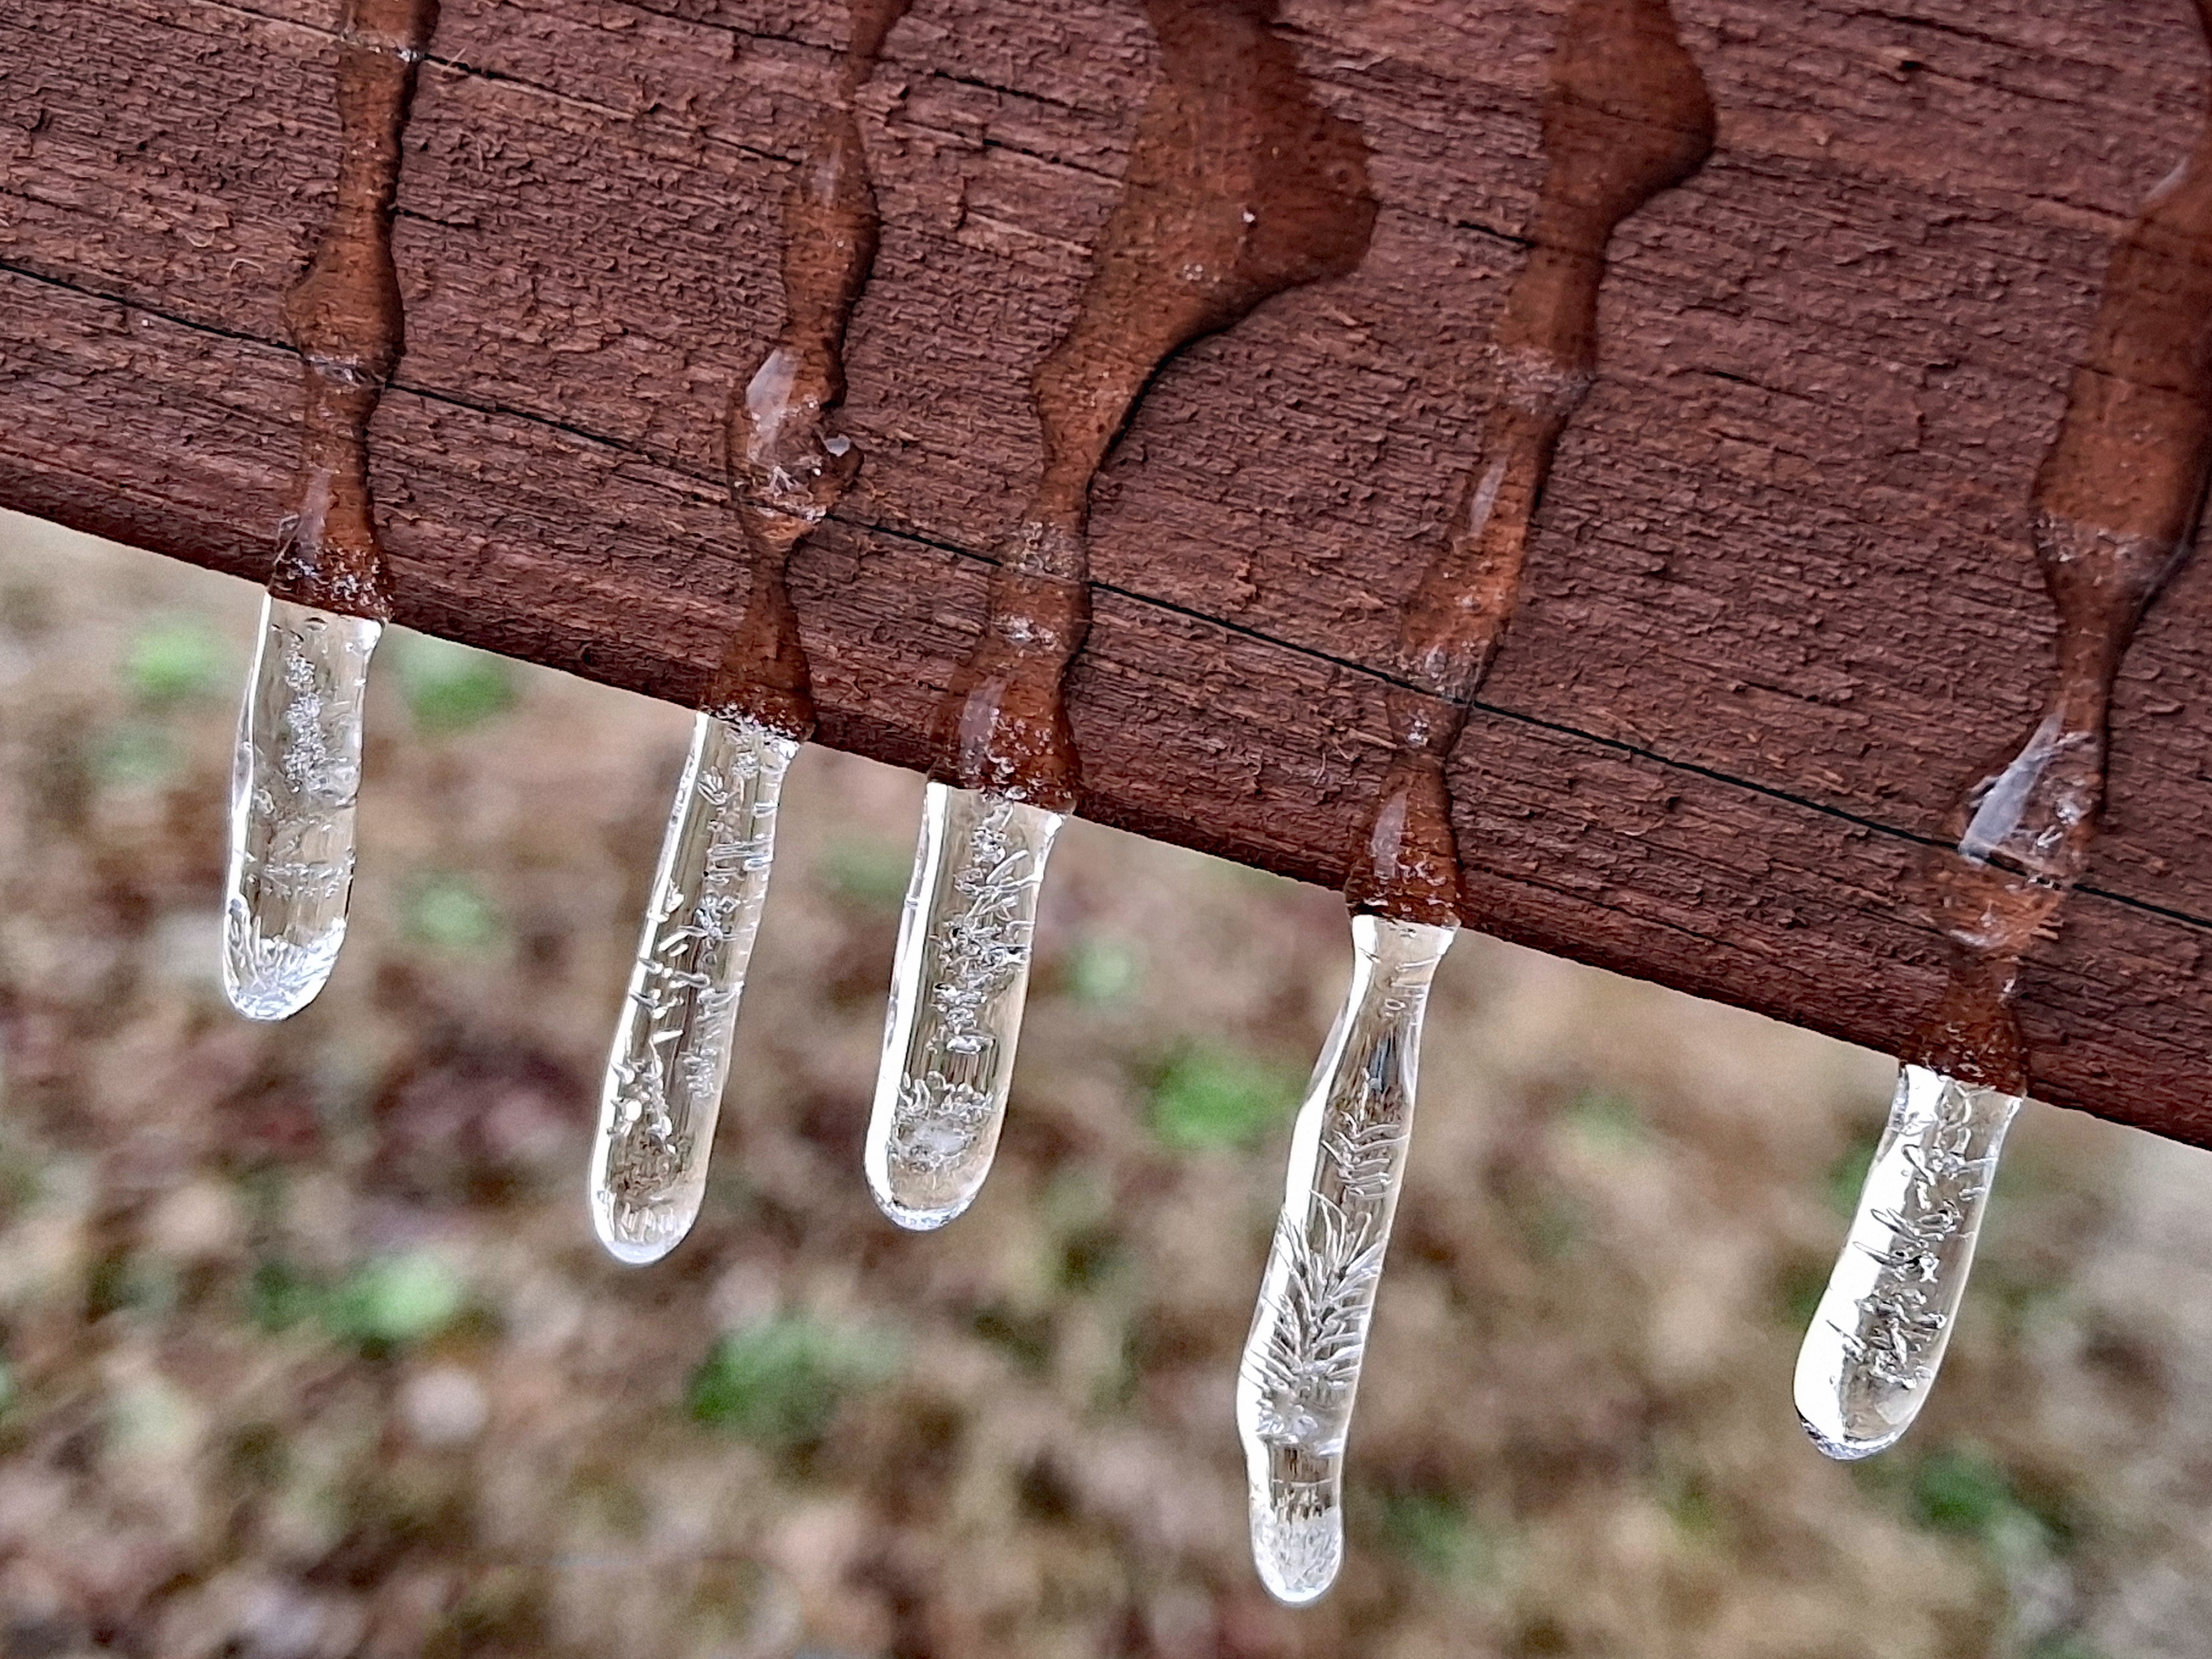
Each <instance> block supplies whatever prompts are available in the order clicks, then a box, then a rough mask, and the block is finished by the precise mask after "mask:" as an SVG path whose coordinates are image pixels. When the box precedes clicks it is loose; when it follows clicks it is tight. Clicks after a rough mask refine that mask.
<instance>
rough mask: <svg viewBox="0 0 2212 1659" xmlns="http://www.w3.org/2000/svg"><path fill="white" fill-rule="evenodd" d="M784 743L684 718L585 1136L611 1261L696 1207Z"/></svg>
mask: <svg viewBox="0 0 2212 1659" xmlns="http://www.w3.org/2000/svg"><path fill="white" fill-rule="evenodd" d="M798 752H799V744H798V743H797V742H796V741H795V740H794V739H793V738H786V737H780V736H778V735H777V734H776V733H775V732H771V731H769V729H768V728H767V727H765V726H761V725H759V724H757V722H755V721H752V720H723V719H720V718H719V717H717V716H715V715H713V714H701V715H700V716H699V717H698V720H697V723H696V725H695V726H693V728H692V732H691V757H690V761H689V762H688V763H686V764H685V767H684V780H683V782H682V783H681V784H679V785H678V788H677V792H676V805H675V808H674V810H673V811H671V814H670V815H669V819H668V833H667V835H666V836H665V838H664V839H663V840H662V842H661V844H660V865H659V870H658V871H657V872H656V873H655V874H654V876H653V898H652V902H650V904H649V905H648V906H647V909H646V914H645V933H644V937H643V938H642V939H640V941H639V943H638V948H637V961H636V963H635V966H634V967H633V968H632V969H631V970H630V981H629V997H628V999H627V1000H625V1001H624V1003H623V1015H622V1021H621V1024H619V1025H618V1026H617V1028H616V1030H615V1041H614V1049H613V1052H612V1053H611V1054H610V1055H609V1056H608V1059H607V1074H606V1080H605V1084H604V1085H603V1086H602V1088H601V1091H600V1095H599V1136H598V1139H596V1140H595V1141H594V1143H593V1145H592V1170H591V1197H592V1225H593V1226H594V1227H595V1228H596V1229H597V1230H598V1231H599V1242H600V1243H603V1244H605V1246H606V1247H607V1249H608V1250H609V1251H610V1252H611V1253H612V1254H613V1255H615V1256H616V1257H617V1259H618V1260H620V1261H626V1262H630V1263H633V1264H641V1263H644V1262H647V1261H659V1259H660V1258H661V1257H662V1256H664V1255H667V1254H668V1252H669V1251H671V1250H672V1249H675V1248H676V1246H677V1245H678V1243H680V1242H682V1240H683V1237H684V1234H686V1233H688V1232H689V1231H691V1224H692V1223H693V1222H694V1221H696V1219H697V1218H698V1216H699V1203H700V1200H701V1198H702V1196H703V1195H704V1194H705V1192H706V1186H707V1160H708V1154H709V1152H711V1151H712V1149H713V1146H714V1121H715V1119H716V1118H717V1117H718V1116H719V1115H720V1112H721V1108H722V1085H723V1083H724V1082H725V1081H726V1079H727V1078H728V1076H729V1073H730V1045H731V1037H732V1033H733V1032H734V1031H735V1030H736V1029H737V1024H738V999H739V998H740V996H742V995H743V994H744V984H745V966H746V964H747V963H749V962H750V960H751V959H752V953H753V938H754V935H755V934H756V933H757V932H758V931H759V928H760V917H761V906H762V904H763V902H764V901H765V900H766V898H767V897H768V881H769V866H770V864H771V862H772V860H774V857H775V807H776V798H777V796H778V794H779V793H781V790H782V788H783V775H784V772H785V770H786V769H787V768H788V767H789V766H790V764H791V757H793V755H795V754H796V753H798Z"/></svg>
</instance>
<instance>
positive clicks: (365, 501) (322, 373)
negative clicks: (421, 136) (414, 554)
mask: <svg viewBox="0 0 2212 1659" xmlns="http://www.w3.org/2000/svg"><path fill="white" fill-rule="evenodd" d="M437 23H438V3H437V0H347V5H346V10H345V15H344V18H343V22H342V25H341V27H340V33H339V44H338V66H337V106H338V118H339V123H340V126H341V128H342V130H343V135H344V139H343V149H342V150H341V151H340V153H339V161H338V177H337V201H336V203H335V204H334V205H333V207H332V209H331V218H330V222H329V224H328V225H326V226H325V228H324V231H323V235H322V240H321V241H320V242H319V244H318V245H317V246H316V249H315V254H314V258H313V262H312V263H311V264H309V265H308V267H307V275H306V276H303V277H302V278H301V280H300V283H299V284H298V285H297V286H296V287H295V288H294V289H292V291H291V293H290V294H289V295H287V296H286V298H285V301H284V323H285V326H286V328H287V329H288V331H289V333H290V335H291V338H292V343H293V345H294V346H295V347H296V348H298V349H299V353H300V356H301V362H302V363H303V365H304V367H305V371H306V382H307V407H306V410H305V412H304V414H303V416H302V417H301V439H300V469H299V474H298V477H297V480H296V483H295V487H294V493H293V498H292V510H291V512H290V513H288V514H287V515H286V517H285V520H284V521H283V525H282V526H280V535H279V540H280V545H279V548H278V551H277V556H276V563H275V565H274V567H273V568H271V570H270V576H269V588H270V592H273V593H275V594H276V595H277V596H278V597H279V598H281V599H291V600H294V601H296V602H297V603H299V604H301V605H313V606H315V607H317V608H318V609H320V610H324V611H339V612H343V613H344V614H347V615H350V616H359V617H374V618H375V619H376V620H378V621H380V622H381V621H385V620H387V619H388V618H389V617H391V615H392V593H391V584H390V580H389V577H388V575H387V574H386V569H385V564H384V556H383V551H382V550H381V548H380V546H379V545H378V543H377V538H376V522H375V508H374V502H373V501H372V500H371V498H370V495H369V487H368V422H369V417H370V416H373V415H374V413H375V412H376V404H377V400H378V399H379V398H381V397H382V396H383V395H384V388H385V386H386V383H387V382H388V381H389V380H391V378H392V370H393V368H395V367H396V366H397V365H398V362H399V356H400V352H401V351H402V349H404V319H403V315H402V306H401V302H400V297H399V278H398V273H397V272H396V271H395V270H393V268H392V208H393V205H394V203H395V200H396V198H397V197H398V189H399V137H400V133H401V132H402V131H403V130H404V128H405V126H406V125H407V110H408V106H409V104H410V102H411V101H412V100H413V99H414V95H415V75H416V65H418V64H420V63H421V62H422V54H423V53H424V52H426V51H428V48H429V44H430V36H431V34H432V33H433V32H434V31H435V29H436V27H437Z"/></svg>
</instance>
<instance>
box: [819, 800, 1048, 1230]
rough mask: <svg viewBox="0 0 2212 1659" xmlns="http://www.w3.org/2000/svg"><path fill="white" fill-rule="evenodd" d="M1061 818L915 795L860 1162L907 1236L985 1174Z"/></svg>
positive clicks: (1018, 807)
mask: <svg viewBox="0 0 2212 1659" xmlns="http://www.w3.org/2000/svg"><path fill="white" fill-rule="evenodd" d="M1064 821H1065V820H1064V818H1063V817H1062V815H1061V814H1060V813H1057V812H1051V811H1046V810H1045V809H1044V808H1042V807H1040V806H1031V805H1028V804H1026V803H1024V802H1022V801H1018V800H1014V799H1011V798H1009V797H1007V796H1006V795H1002V794H999V793H995V792H994V791H989V790H979V789H960V788H955V787H952V786H951V785H950V784H945V783H932V784H931V785H930V786H929V787H928V790H927V793H926V794H925V796H924V798H923V805H922V822H921V839H920V842H919V844H918V845H917V846H916V848H915V865H914V878H913V881H912V882H911V884H909V885H908V889H907V895H906V905H905V908H904V909H903V911H902V913H901V915H900V917H899V937H898V950H897V954H896V957H895V958H894V960H893V966H892V970H891V994H890V1008H889V1010H888V1012H887V1015H886V1018H885V1020H884V1054H883V1063H882V1066H881V1067H880V1069H879V1070H878V1073H877V1074H876V1097H875V1103H874V1106H873V1109H872V1111H871V1112H870V1114H869V1117H868V1138H867V1143H866V1151H865V1152H864V1155H863V1157H864V1163H865V1166H866V1171H867V1176H868V1190H869V1191H870V1192H872V1194H874V1195H875V1200H876V1203H877V1206H878V1207H879V1208H880V1209H881V1210H882V1211H883V1212H884V1214H885V1215H886V1216H888V1217H889V1218H890V1219H891V1220H893V1221H895V1222H896V1223H897V1224H898V1225H900V1226H902V1227H904V1228H907V1229H908V1231H914V1232H928V1231H933V1230H934V1229H936V1228H939V1227H942V1226H943V1225H945V1223H947V1222H948V1221H951V1219H952V1218H954V1217H956V1216H957V1215H959V1214H960V1212H962V1211H963V1210H965V1209H966V1208H967V1207H968V1206H969V1205H970V1204H972V1203H974V1202H975V1195H976V1194H978V1193H979V1192H981V1190H982V1187H983V1182H984V1180H985V1179H986V1177H987V1176H989V1175H990V1173H991V1161H992V1159H993V1158H994V1157H995V1156H996V1155H997V1152H998V1150H999V1131H1000V1128H1001V1127H1003V1126H1004V1124H1005V1122H1006V1095H1007V1091H1008V1090H1009V1089H1010V1087H1011V1086H1012V1082H1013V1075H1014V1051H1015V1047H1016V1044H1017V1043H1018V1041H1019V1039H1020V1036H1021V1023H1022V1007H1023V1004H1024V1001H1025V1000H1026V999H1027V997H1028V994H1029V981H1030V936H1031V933H1032V930H1033V929H1034V927H1035V926H1036V907H1037V890H1038V888H1039V887H1040V885H1042V883H1043V880H1044V871H1045V860H1047V859H1048V857H1049V856H1050V855H1051V853H1052V844H1053V838H1054V836H1057V835H1058V834H1059V833H1060V824H1061V823H1063V822H1064Z"/></svg>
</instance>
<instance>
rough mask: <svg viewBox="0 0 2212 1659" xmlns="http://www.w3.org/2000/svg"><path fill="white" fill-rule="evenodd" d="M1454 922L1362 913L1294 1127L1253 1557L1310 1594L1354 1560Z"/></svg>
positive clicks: (1275, 1585) (1297, 1599)
mask: <svg viewBox="0 0 2212 1659" xmlns="http://www.w3.org/2000/svg"><path fill="white" fill-rule="evenodd" d="M1454 937H1455V929H1453V928H1450V927H1434V926H1430V925H1427V924H1424V923H1421V922H1413V921H1393V920H1391V919H1389V917H1385V916H1376V915H1354V916H1353V917H1352V947H1353V951H1354V952H1355V956H1354V962H1353V966H1352V985H1351V987H1350V988H1349V990H1347V991H1346V994H1345V1000H1344V1007H1343V1010H1342V1012H1340V1013H1339V1014H1338V1015H1337V1018H1336V1024H1335V1026H1334V1029H1332V1030H1331V1031H1330V1032H1329V1036H1328V1044H1327V1046H1326V1047H1325V1048H1322V1055H1321V1060H1320V1062H1319V1063H1318V1064H1317V1065H1316V1066H1315V1067H1314V1075H1313V1081H1312V1083H1311V1084H1310V1085H1308V1087H1307V1090H1306V1097H1305V1103H1304V1105H1302V1106H1301V1107H1300V1108H1299V1109H1298V1118H1297V1127H1295V1128H1294V1129H1293V1130H1292V1132H1291V1165H1290V1176H1289V1179H1288V1181H1287V1182H1286V1183H1285V1190H1284V1194H1283V1211H1282V1214H1281V1216H1280V1217H1279V1218H1278V1219H1277V1221H1276V1223H1275V1237H1274V1243H1273V1246H1272V1247H1271V1248H1270V1249H1269V1251H1268V1253H1267V1273H1266V1276H1265V1277H1264V1278H1263V1279H1261V1284H1260V1304H1259V1307H1258V1309H1257V1310H1255V1312H1254V1314H1253V1316H1252V1333H1251V1335H1250V1336H1249V1337H1248V1338H1247V1339H1246V1340H1245V1344H1244V1358H1243V1363H1242V1364H1240V1365H1239V1366H1238V1367H1237V1433H1238V1435H1239V1437H1241V1438H1242V1439H1243V1443H1244V1462H1245V1469H1246V1473H1247V1476H1248V1478H1249V1485H1250V1497H1251V1516H1252V1557H1253V1561H1254V1564H1255V1565H1256V1566H1257V1567H1258V1568H1259V1570H1260V1577H1261V1581H1262V1582H1263V1583H1266V1585H1267V1590H1268V1593H1269V1594H1270V1595H1273V1596H1274V1598H1275V1599H1276V1600H1277V1601H1283V1602H1287V1603H1289V1604H1290V1605H1291V1606H1293V1607H1296V1606H1298V1605H1301V1604H1303V1603H1304V1602H1308V1601H1313V1600H1315V1599H1316V1597H1318V1596H1319V1595H1321V1594H1322V1592H1323V1591H1325V1590H1327V1589H1328V1587H1329V1585H1330V1584H1331V1583H1334V1582H1335V1579H1336V1573H1337V1569H1338V1567H1339V1566H1340V1565H1342V1563H1343V1559H1344V1516H1343V1495H1344V1493H1343V1488H1344V1447H1345V1441H1346V1437H1348V1435H1349V1434H1350V1432H1351V1428H1352V1396H1353V1395H1354V1394H1356V1393H1357V1392H1358V1387H1359V1367H1360V1362H1361V1361H1362V1359H1363V1358H1364V1357H1365V1355H1366V1350H1367V1326H1368V1321H1369V1319H1370V1316H1372V1315H1373V1313H1374V1311H1375V1293H1376V1288H1377V1287H1378V1286H1379V1285H1380V1284H1381V1282H1382V1278H1383V1252H1384V1251H1385V1250H1387V1249H1389V1243H1390V1218H1391V1216H1392V1214H1393V1212H1395V1210H1396V1209H1397V1207H1398V1189H1399V1186H1400V1184H1401V1181H1402V1179H1403V1177H1404V1175H1405V1169H1406V1149H1407V1143H1408V1141H1409V1139H1410V1138H1411V1136H1412V1133H1413V1085H1414V1078H1415V1073H1416V1069H1417V1067H1418V1066H1419V1059H1420V1047H1421V1018H1422V1014H1423V1012H1424V1011H1425V1009H1426V1008H1427V1006H1428V998H1429V981H1430V980H1431V978H1432V977H1433V976H1434V975H1435V973H1436V970H1437V963H1439V962H1441V961H1443V955H1444V952H1445V951H1447V950H1448V949H1449V948H1450V945H1451V942H1452V939H1453V938H1454Z"/></svg>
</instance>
